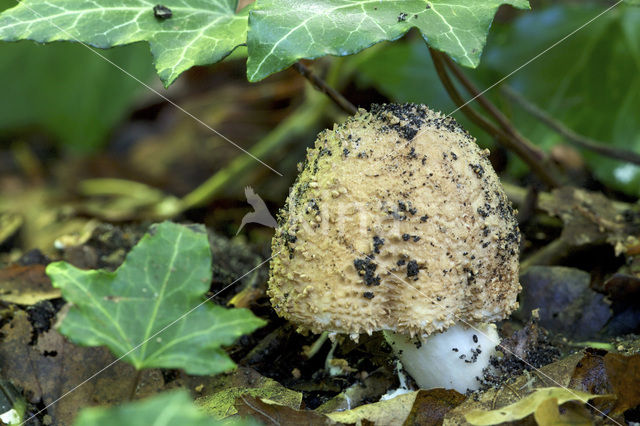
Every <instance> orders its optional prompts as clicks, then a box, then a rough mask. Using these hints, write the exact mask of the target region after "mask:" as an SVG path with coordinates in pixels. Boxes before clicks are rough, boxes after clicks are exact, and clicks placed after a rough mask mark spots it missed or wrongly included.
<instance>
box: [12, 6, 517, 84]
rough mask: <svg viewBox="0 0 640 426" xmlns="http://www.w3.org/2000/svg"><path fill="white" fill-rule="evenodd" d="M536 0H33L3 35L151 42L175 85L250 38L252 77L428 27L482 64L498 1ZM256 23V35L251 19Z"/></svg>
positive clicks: (462, 57) (444, 43) (434, 42)
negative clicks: (157, 7) (162, 11)
mask: <svg viewBox="0 0 640 426" xmlns="http://www.w3.org/2000/svg"><path fill="white" fill-rule="evenodd" d="M502 4H511V5H513V6H515V7H519V8H528V7H529V3H528V1H527V0H477V1H474V2H473V3H470V2H467V1H465V0H455V1H450V0H448V1H443V0H432V1H426V0H408V1H407V0H402V1H400V0H386V1H377V0H373V1H372V0H357V1H352V0H321V1H315V2H313V7H310V5H309V2H306V1H302V0H287V1H273V0H263V1H258V2H257V3H256V5H255V7H254V8H253V9H254V10H253V11H251V12H249V9H251V8H250V7H247V8H245V9H243V10H242V11H240V12H239V13H236V11H235V5H236V2H235V1H233V0H214V1H206V0H182V1H179V0H167V1H166V2H165V3H163V5H164V6H166V7H167V8H169V9H170V10H171V17H169V18H167V19H160V18H157V17H155V15H154V10H153V6H152V4H151V3H148V2H145V1H143V0H135V1H133V2H128V3H127V4H126V5H123V4H122V3H121V2H117V1H115V0H61V1H58V2H56V3H55V4H52V3H50V2H49V1H47V0H24V1H22V2H20V3H19V4H18V6H16V7H14V8H12V9H10V10H8V11H6V12H5V13H3V14H2V15H0V40H5V41H15V40H23V39H29V40H34V41H39V42H51V41H55V40H72V41H81V42H84V43H87V44H90V45H92V46H95V47H100V48H106V47H111V46H118V45H123V44H128V43H133V42H136V41H147V42H149V44H150V47H151V52H152V53H153V56H154V58H155V62H156V69H157V71H158V74H159V75H160V78H161V79H162V81H163V82H164V83H165V85H166V86H168V85H170V84H171V83H172V82H173V81H174V80H175V79H176V78H177V76H178V75H180V73H182V72H183V71H185V70H186V69H188V68H190V67H192V66H194V65H206V64H213V63H216V62H218V61H220V60H222V59H224V58H225V57H226V56H227V55H229V54H230V53H231V52H232V51H233V50H234V49H235V48H236V47H238V46H240V45H242V44H245V43H246V44H248V61H247V76H248V78H249V80H250V81H258V80H261V79H263V78H265V77H267V76H268V75H270V74H272V73H274V72H277V71H280V70H282V69H284V68H286V67H288V66H289V65H291V64H292V63H294V62H295V61H297V60H298V59H300V58H316V57H319V56H324V55H329V54H331V55H341V56H342V55H350V54H353V53H356V52H358V51H360V50H362V49H365V48H367V47H369V46H371V45H373V44H375V43H378V42H380V41H384V40H395V39H397V38H399V37H401V36H402V35H403V34H404V33H406V32H407V31H408V30H409V29H411V28H413V27H415V28H418V29H419V30H420V32H421V34H422V36H423V37H424V39H425V40H427V41H428V43H429V44H430V45H431V46H433V47H435V48H437V49H440V50H442V51H445V52H447V53H449V54H450V55H451V56H452V57H453V58H454V59H456V60H458V61H459V62H460V63H461V64H462V65H465V66H470V67H475V66H477V65H478V63H479V61H480V55H481V53H482V49H483V47H484V44H485V40H486V35H487V32H488V30H489V27H490V25H491V22H492V20H493V15H494V14H495V12H496V10H497V8H498V7H499V6H500V5H502ZM249 16H250V18H249V26H250V31H249V35H248V38H247V18H248V17H249Z"/></svg>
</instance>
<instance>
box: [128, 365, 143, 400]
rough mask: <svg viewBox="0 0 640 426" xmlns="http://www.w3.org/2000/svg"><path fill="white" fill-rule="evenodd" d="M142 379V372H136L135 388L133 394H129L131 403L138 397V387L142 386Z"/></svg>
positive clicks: (133, 387) (132, 388)
mask: <svg viewBox="0 0 640 426" xmlns="http://www.w3.org/2000/svg"><path fill="white" fill-rule="evenodd" d="M141 378H142V370H138V371H137V372H136V377H135V378H134V379H133V386H132V387H131V393H130V394H129V401H133V398H134V397H135V396H136V391H137V390H138V385H140V379H141Z"/></svg>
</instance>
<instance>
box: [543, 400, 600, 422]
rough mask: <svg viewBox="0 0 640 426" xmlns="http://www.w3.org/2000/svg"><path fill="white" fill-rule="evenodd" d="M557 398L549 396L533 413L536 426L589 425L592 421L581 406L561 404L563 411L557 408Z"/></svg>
mask: <svg viewBox="0 0 640 426" xmlns="http://www.w3.org/2000/svg"><path fill="white" fill-rule="evenodd" d="M559 405H560V404H558V399H557V398H549V399H547V400H545V401H543V402H542V403H541V404H540V405H538V408H537V409H536V411H535V412H534V413H533V418H534V419H535V421H536V423H537V424H538V426H565V425H566V426H591V425H592V424H593V422H592V421H591V417H590V416H589V413H588V412H586V413H585V412H584V407H582V406H577V407H576V406H572V407H570V408H569V407H568V405H569V404H565V405H563V406H562V408H563V412H562V413H560V411H559V410H558V406H559ZM581 409H582V410H581Z"/></svg>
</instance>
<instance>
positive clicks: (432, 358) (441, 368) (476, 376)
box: [384, 324, 500, 393]
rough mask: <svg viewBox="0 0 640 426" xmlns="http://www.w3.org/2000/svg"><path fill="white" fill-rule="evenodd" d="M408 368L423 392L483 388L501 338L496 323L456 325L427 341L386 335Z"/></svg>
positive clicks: (391, 333)
mask: <svg viewBox="0 0 640 426" xmlns="http://www.w3.org/2000/svg"><path fill="white" fill-rule="evenodd" d="M384 335H385V338H386V339H387V342H389V344H390V345H391V347H392V348H393V351H394V352H395V354H396V356H397V357H398V358H399V359H400V361H401V362H402V365H403V366H404V369H405V370H406V371H407V372H408V373H409V374H410V375H411V377H413V379H414V380H415V381H416V383H417V384H418V386H420V388H422V389H432V388H446V389H455V390H457V391H458V392H461V393H465V392H466V391H467V389H470V390H476V389H478V388H479V387H480V383H481V379H482V377H483V375H484V372H483V370H484V369H485V368H488V367H489V366H490V364H489V358H490V357H491V355H494V354H495V347H496V345H498V343H500V337H499V336H498V332H497V331H496V327H495V325H493V324H480V325H477V326H474V327H473V328H469V327H465V326H463V325H459V324H458V325H454V326H452V327H450V328H448V329H447V330H445V331H444V332H442V333H436V334H432V335H430V336H427V337H426V338H424V339H421V340H418V339H417V338H413V339H412V338H410V337H409V336H406V335H403V334H396V333H394V332H392V331H385V332H384Z"/></svg>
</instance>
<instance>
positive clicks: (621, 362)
mask: <svg viewBox="0 0 640 426" xmlns="http://www.w3.org/2000/svg"><path fill="white" fill-rule="evenodd" d="M638 383H640V355H639V354H635V355H630V356H625V355H621V354H616V353H608V352H606V351H604V350H587V351H586V354H585V355H584V357H583V358H582V359H581V360H580V362H579V363H578V365H576V369H575V371H574V373H573V376H572V378H571V383H570V386H572V387H575V388H576V389H580V390H585V391H588V392H591V393H598V394H605V393H607V394H610V393H613V394H615V395H616V401H615V403H613V404H607V405H604V406H601V405H599V406H598V408H599V409H601V410H603V411H605V412H609V410H611V413H612V415H619V414H622V413H623V412H625V411H626V410H628V409H630V408H634V407H636V406H638V405H640V387H639V386H638ZM612 406H613V407H612Z"/></svg>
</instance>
